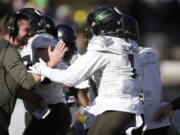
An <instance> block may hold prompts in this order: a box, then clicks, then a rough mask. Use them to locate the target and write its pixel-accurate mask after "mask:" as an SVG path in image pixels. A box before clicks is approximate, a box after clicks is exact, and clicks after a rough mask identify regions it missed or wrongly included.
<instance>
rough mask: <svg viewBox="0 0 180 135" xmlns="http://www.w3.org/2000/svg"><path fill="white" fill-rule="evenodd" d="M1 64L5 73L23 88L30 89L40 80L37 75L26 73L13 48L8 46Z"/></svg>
mask: <svg viewBox="0 0 180 135" xmlns="http://www.w3.org/2000/svg"><path fill="white" fill-rule="evenodd" d="M3 64H4V67H5V69H6V70H7V72H8V73H9V74H10V75H11V76H12V77H13V78H14V80H15V81H16V82H17V83H18V84H19V85H20V86H21V87H23V88H25V89H31V88H32V87H33V86H34V85H35V84H36V83H37V81H39V80H40V77H39V78H38V76H37V75H34V76H33V75H32V74H29V73H27V69H26V67H25V65H24V64H23V63H22V61H21V57H20V55H19V53H18V52H17V50H16V49H15V48H14V47H13V46H9V47H8V49H7V51H6V53H5V54H4V60H3Z"/></svg>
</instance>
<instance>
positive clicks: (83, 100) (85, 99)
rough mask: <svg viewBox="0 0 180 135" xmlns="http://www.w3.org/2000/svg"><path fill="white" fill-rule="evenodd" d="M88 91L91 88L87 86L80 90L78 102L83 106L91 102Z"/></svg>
mask: <svg viewBox="0 0 180 135" xmlns="http://www.w3.org/2000/svg"><path fill="white" fill-rule="evenodd" d="M88 91H89V88H87V89H85V90H82V89H79V90H78V102H79V104H81V105H82V106H83V107H86V106H89V103H90V102H89V99H88V95H87V94H88Z"/></svg>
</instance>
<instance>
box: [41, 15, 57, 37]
mask: <svg viewBox="0 0 180 135" xmlns="http://www.w3.org/2000/svg"><path fill="white" fill-rule="evenodd" d="M44 17H45V21H46V33H48V34H51V35H53V36H55V37H57V29H56V25H55V23H54V21H53V19H52V18H51V17H50V16H48V15H45V16H44Z"/></svg>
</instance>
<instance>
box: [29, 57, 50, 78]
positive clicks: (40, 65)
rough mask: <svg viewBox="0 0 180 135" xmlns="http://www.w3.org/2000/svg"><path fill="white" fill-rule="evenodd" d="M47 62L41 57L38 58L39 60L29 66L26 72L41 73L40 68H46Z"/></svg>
mask: <svg viewBox="0 0 180 135" xmlns="http://www.w3.org/2000/svg"><path fill="white" fill-rule="evenodd" d="M46 67H47V64H46V62H44V61H43V60H42V59H41V58H40V59H39V62H37V63H35V64H34V65H33V66H30V67H29V69H30V70H28V71H27V72H28V73H32V74H36V75H42V74H41V71H42V69H44V68H46Z"/></svg>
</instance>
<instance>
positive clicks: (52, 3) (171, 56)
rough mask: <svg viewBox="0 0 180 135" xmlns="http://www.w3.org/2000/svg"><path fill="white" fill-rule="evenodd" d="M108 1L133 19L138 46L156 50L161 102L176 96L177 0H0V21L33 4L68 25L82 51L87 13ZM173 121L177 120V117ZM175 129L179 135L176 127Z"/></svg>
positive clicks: (179, 64)
mask: <svg viewBox="0 0 180 135" xmlns="http://www.w3.org/2000/svg"><path fill="white" fill-rule="evenodd" d="M109 4H110V5H114V6H117V7H118V8H120V9H121V11H122V12H124V13H126V14H130V15H132V16H133V17H134V18H135V19H137V21H138V23H139V28H140V41H139V44H140V46H144V47H151V48H154V49H156V50H157V52H158V55H159V58H160V66H161V78H162V86H163V92H164V93H163V94H164V95H163V97H164V99H165V101H171V100H172V99H174V98H175V97H177V96H180V0H0V23H1V20H2V19H3V17H4V15H6V14H7V13H8V12H14V11H16V10H18V9H20V8H22V7H35V8H37V9H39V10H41V11H43V12H44V13H47V14H48V15H50V16H51V17H52V18H53V19H54V20H55V23H56V24H60V23H68V24H70V25H72V26H73V27H74V28H75V30H76V31H77V34H78V38H77V46H78V48H79V51H80V53H84V52H85V51H86V46H87V42H86V37H85V33H84V28H85V22H86V17H87V14H88V13H89V11H90V10H92V9H93V8H95V7H97V6H99V5H109ZM1 26H2V25H0V32H1V31H2V30H1V29H2V28H1ZM178 114H179V113H178ZM176 120H178V121H179V122H178V123H180V116H179V117H177V118H176ZM176 129H179V134H180V128H176ZM174 134H175V133H170V135H174Z"/></svg>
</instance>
